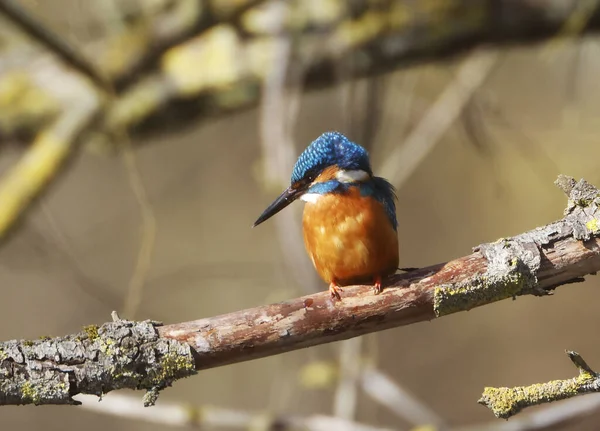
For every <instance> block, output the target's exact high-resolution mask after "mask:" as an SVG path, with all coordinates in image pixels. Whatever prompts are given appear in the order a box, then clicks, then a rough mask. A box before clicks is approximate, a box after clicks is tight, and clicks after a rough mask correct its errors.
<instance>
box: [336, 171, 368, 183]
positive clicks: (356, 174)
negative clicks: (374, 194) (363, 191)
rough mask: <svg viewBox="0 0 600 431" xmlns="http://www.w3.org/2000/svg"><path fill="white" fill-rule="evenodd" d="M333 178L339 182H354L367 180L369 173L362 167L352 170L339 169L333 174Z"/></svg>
mask: <svg viewBox="0 0 600 431" xmlns="http://www.w3.org/2000/svg"><path fill="white" fill-rule="evenodd" d="M335 178H336V179H337V180H338V181H339V182H341V183H356V182H362V181H367V180H368V179H369V174H368V173H366V172H365V171H363V170H362V169H357V170H354V171H339V172H338V173H336V174H335Z"/></svg>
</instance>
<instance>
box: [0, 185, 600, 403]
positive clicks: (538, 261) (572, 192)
mask: <svg viewBox="0 0 600 431" xmlns="http://www.w3.org/2000/svg"><path fill="white" fill-rule="evenodd" d="M557 185H558V186H559V187H560V188H561V189H562V190H564V191H565V193H566V194H567V195H568V196H569V203H568V206H567V208H566V210H565V215H564V217H563V218H562V219H560V220H558V221H556V222H554V223H551V224H549V225H546V226H543V227H540V228H537V229H534V230H532V231H529V232H526V233H523V234H521V235H517V236H515V237H512V238H502V239H500V240H498V241H496V242H494V243H489V244H484V245H481V246H479V247H476V248H475V251H474V252H473V253H472V254H470V255H468V256H465V257H462V258H459V259H456V260H453V261H450V262H447V263H444V264H439V265H434V266H431V267H428V268H423V269H420V270H417V271H413V272H409V273H406V274H402V275H397V276H395V277H393V278H392V279H391V280H389V283H387V285H386V288H385V290H384V291H383V293H382V294H379V295H375V294H373V292H372V288H371V287H368V286H351V287H346V288H345V289H344V295H343V297H342V300H341V301H334V300H332V299H331V298H330V296H329V294H328V293H327V292H321V293H317V294H314V295H308V296H304V297H301V298H297V299H293V300H290V301H286V302H281V303H277V304H270V305H265V306H261V307H256V308H253V309H248V310H242V311H238V312H235V313H230V314H225V315H222V316H216V317H210V318H206V319H201V320H196V321H193V322H186V323H178V324H173V325H166V326H157V325H156V324H153V323H148V322H139V323H134V322H124V321H117V322H115V323H108V324H105V325H103V326H102V327H101V328H100V329H99V330H98V332H97V333H96V332H95V331H94V328H93V327H92V329H91V330H90V329H89V328H88V330H87V331H84V333H82V334H77V335H74V336H68V337H64V338H56V339H51V340H38V341H9V342H7V343H2V344H0V372H2V373H3V376H2V380H0V404H23V403H35V404H64V403H73V400H72V399H71V398H70V397H71V396H72V395H75V394H77V393H92V394H101V393H105V392H108V391H110V390H114V389H119V388H124V387H128V388H132V389H146V390H150V396H149V397H148V398H147V399H146V403H147V404H151V403H152V402H153V400H154V398H155V397H156V395H157V394H158V391H159V390H160V389H162V388H164V387H165V386H168V385H169V384H170V383H171V382H172V381H173V380H175V379H177V378H180V377H185V376H188V375H190V374H192V373H193V372H195V370H202V369H207V368H212V367H217V366H222V365H226V364H231V363H235V362H241V361H247V360H251V359H256V358H260V357H265V356H269V355H275V354H278V353H282V352H288V351H292V350H296V349H300V348H304V347H308V346H313V345H317V344H323V343H328V342H332V341H338V340H343V339H346V338H350V337H355V336H358V335H363V334H366V333H369V332H374V331H381V330H384V329H387V328H392V327H397V326H402V325H407V324H411V323H415V322H419V321H424V320H431V319H434V318H436V317H441V316H444V315H447V314H451V313H456V312H459V311H465V310H469V309H472V308H474V307H478V306H482V305H485V304H488V303H491V302H495V301H499V300H502V299H506V298H514V297H516V296H520V295H536V296H545V295H547V294H549V293H552V291H553V290H554V289H555V288H556V287H557V286H560V285H563V284H568V283H573V282H577V281H581V280H582V277H583V276H585V275H588V274H595V273H596V271H598V270H599V269H600V238H599V234H600V209H599V208H600V192H599V191H598V189H596V188H595V187H593V186H592V185H590V184H588V183H587V182H585V181H584V180H581V181H579V182H575V180H573V179H572V178H569V177H563V176H561V177H560V178H559V180H558V181H557ZM190 347H191V348H190ZM46 385H48V386H46Z"/></svg>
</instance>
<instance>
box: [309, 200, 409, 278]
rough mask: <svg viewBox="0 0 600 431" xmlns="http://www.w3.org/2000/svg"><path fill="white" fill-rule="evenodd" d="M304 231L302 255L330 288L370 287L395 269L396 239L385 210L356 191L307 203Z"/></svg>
mask: <svg viewBox="0 0 600 431" xmlns="http://www.w3.org/2000/svg"><path fill="white" fill-rule="evenodd" d="M303 227H304V244H305V246H306V250H307V252H308V254H309V256H310V257H311V259H312V261H313V264H314V266H315V269H316V270H317V272H318V273H319V275H320V276H321V278H322V279H323V280H325V281H326V282H328V283H329V282H331V281H335V282H337V283H338V284H340V285H344V284H352V283H360V282H365V283H370V282H372V281H373V278H374V277H375V276H384V277H385V276H387V275H390V274H393V273H394V272H396V269H397V268H398V236H397V234H396V231H395V230H394V229H393V228H392V225H391V223H390V221H389V219H388V218H387V215H386V213H385V210H384V208H383V205H381V204H380V203H379V202H378V201H376V200H375V199H372V198H369V197H363V196H360V192H359V191H358V189H357V188H352V189H351V191H350V192H349V193H348V194H326V195H323V196H321V197H320V198H319V199H318V200H317V201H316V202H314V203H313V202H307V203H306V204H305V207H304V216H303Z"/></svg>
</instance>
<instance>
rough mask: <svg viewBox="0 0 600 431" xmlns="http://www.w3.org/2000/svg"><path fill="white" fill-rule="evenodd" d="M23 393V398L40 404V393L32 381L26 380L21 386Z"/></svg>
mask: <svg viewBox="0 0 600 431" xmlns="http://www.w3.org/2000/svg"><path fill="white" fill-rule="evenodd" d="M21 393H22V394H23V399H24V400H25V401H27V402H30V403H33V404H36V405H37V404H39V402H40V394H39V393H38V391H37V390H36V389H35V388H34V386H33V384H32V383H31V382H29V381H26V382H24V383H23V386H21Z"/></svg>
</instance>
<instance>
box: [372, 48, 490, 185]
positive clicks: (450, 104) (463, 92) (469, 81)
mask: <svg viewBox="0 0 600 431" xmlns="http://www.w3.org/2000/svg"><path fill="white" fill-rule="evenodd" d="M498 55H499V54H498V53H496V52H493V51H487V52H477V53H474V54H472V55H471V56H469V57H468V58H467V59H466V60H465V61H464V62H463V64H462V65H461V67H460V69H459V71H458V73H457V74H456V78H455V79H454V80H453V81H452V82H450V84H448V86H447V87H446V88H445V89H444V91H443V92H442V94H440V96H439V97H438V99H437V100H436V101H435V102H434V103H433V105H432V106H431V108H430V109H429V110H428V111H427V112H426V113H425V115H424V116H423V118H422V119H421V121H420V122H419V124H418V125H417V126H416V127H415V129H414V130H413V131H412V133H411V134H410V135H409V136H408V137H407V138H406V139H405V141H404V143H403V144H402V145H401V146H398V147H397V148H396V150H395V151H393V152H392V153H391V154H390V155H389V156H388V157H387V158H386V162H385V163H384V165H383V167H382V169H381V171H380V173H381V176H383V177H384V178H388V179H389V180H390V182H391V183H392V184H394V185H395V186H396V187H400V186H401V185H402V184H403V183H404V181H406V179H407V178H408V177H410V175H411V174H412V173H413V172H414V171H415V170H416V169H417V167H418V166H419V165H420V164H421V162H422V161H423V160H424V159H425V157H426V156H427V155H428V154H429V153H430V152H431V151H432V150H433V149H434V148H435V146H436V145H437V144H438V142H440V140H441V138H442V136H443V135H444V134H445V133H446V131H447V130H448V128H449V127H450V126H451V125H452V124H454V122H455V121H456V120H457V118H459V116H460V113H461V112H462V110H463V109H464V108H465V106H467V104H468V102H469V100H471V97H473V94H475V92H476V91H477V89H478V88H479V87H480V86H481V85H482V84H483V83H484V81H485V79H486V78H487V77H488V76H489V74H490V72H491V71H492V70H493V68H494V66H495V65H496V62H497V60H498Z"/></svg>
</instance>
